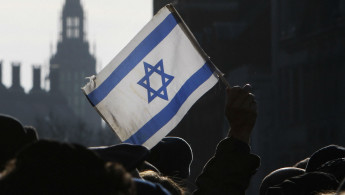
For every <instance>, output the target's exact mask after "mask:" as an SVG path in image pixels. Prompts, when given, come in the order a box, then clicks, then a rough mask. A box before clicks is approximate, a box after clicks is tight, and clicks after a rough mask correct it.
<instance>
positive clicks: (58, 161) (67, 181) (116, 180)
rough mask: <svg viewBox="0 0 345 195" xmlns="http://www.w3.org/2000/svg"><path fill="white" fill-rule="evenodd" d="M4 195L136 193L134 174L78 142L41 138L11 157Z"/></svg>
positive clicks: (1, 187) (0, 184)
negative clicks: (99, 156)
mask: <svg viewBox="0 0 345 195" xmlns="http://www.w3.org/2000/svg"><path fill="white" fill-rule="evenodd" d="M0 194H115V195H116V194H119V195H127V194H128V195H131V194H135V192H134V184H133V182H132V179H131V176H130V174H129V173H128V172H127V171H126V170H125V169H124V168H123V167H122V165H120V164H117V163H111V162H105V161H103V160H101V159H100V158H98V156H97V155H96V154H94V153H93V152H92V151H90V150H88V149H86V148H85V147H83V146H81V145H78V144H66V143H59V142H54V141H42V140H41V141H38V142H36V143H34V144H32V145H31V146H29V147H26V148H24V150H22V151H21V152H20V153H19V154H18V155H17V156H16V158H15V159H14V160H11V161H10V162H9V163H8V164H7V166H6V168H5V171H4V172H3V176H2V177H1V179H0Z"/></svg>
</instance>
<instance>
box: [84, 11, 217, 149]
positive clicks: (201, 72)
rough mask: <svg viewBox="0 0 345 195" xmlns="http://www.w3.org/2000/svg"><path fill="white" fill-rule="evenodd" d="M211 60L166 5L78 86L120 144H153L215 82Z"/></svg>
mask: <svg viewBox="0 0 345 195" xmlns="http://www.w3.org/2000/svg"><path fill="white" fill-rule="evenodd" d="M210 63H211V62H210V61H209V59H208V57H207V55H206V54H205V53H203V51H202V49H200V47H199V45H198V43H197V42H196V41H195V39H194V37H193V35H192V34H191V33H190V31H189V29H188V27H187V26H186V25H185V24H184V22H183V21H182V19H181V18H180V17H179V15H178V13H177V12H176V10H175V9H174V8H173V7H172V6H171V5H168V6H166V7H164V8H162V9H161V10H160V11H159V12H158V13H157V14H156V15H155V16H154V17H153V18H152V20H151V21H150V22H149V23H148V24H147V25H146V26H145V27H144V28H143V29H142V30H141V31H140V32H139V33H138V34H137V35H136V36H135V37H134V39H133V40H131V41H130V43H129V44H128V45H127V46H126V47H125V48H124V49H123V50H122V51H121V52H120V53H119V54H118V55H117V56H116V57H115V58H114V59H113V60H112V61H111V62H110V63H109V64H108V65H107V66H106V67H105V68H104V69H103V70H101V72H100V73H99V74H98V75H97V76H92V77H91V78H90V82H89V83H87V84H86V85H85V86H84V87H83V88H82V90H83V92H84V94H85V95H86V97H87V99H88V100H89V102H90V103H91V104H92V106H93V107H94V108H95V109H96V110H97V111H98V113H99V114H100V115H101V116H102V118H103V119H104V120H105V121H106V122H107V123H108V124H109V125H110V126H111V128H112V129H113V130H114V131H115V133H116V134H117V135H118V136H119V138H120V139H121V140H122V141H123V142H124V143H131V144H138V145H144V146H146V147H148V148H152V147H153V146H155V145H156V144H157V143H158V142H159V141H160V140H161V139H162V138H163V137H164V136H166V135H167V134H168V133H169V132H170V131H171V130H172V129H173V128H175V127H176V125H177V124H178V123H179V122H180V121H181V120H182V118H183V117H184V115H185V114H186V113H187V111H188V110H189V109H190V108H191V107H192V105H193V104H194V103H195V102H196V101H197V100H198V99H199V98H200V97H201V96H202V95H203V94H204V93H206V92H207V91H208V90H209V89H211V88H212V87H213V86H214V85H215V84H216V83H217V82H218V76H217V75H216V73H215V71H214V68H213V67H212V66H211V64H210Z"/></svg>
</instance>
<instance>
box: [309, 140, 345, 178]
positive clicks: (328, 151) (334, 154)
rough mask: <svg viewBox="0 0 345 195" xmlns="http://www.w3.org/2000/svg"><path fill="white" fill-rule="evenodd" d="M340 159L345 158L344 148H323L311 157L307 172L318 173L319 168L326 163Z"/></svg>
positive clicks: (332, 146) (334, 146) (330, 146)
mask: <svg viewBox="0 0 345 195" xmlns="http://www.w3.org/2000/svg"><path fill="white" fill-rule="evenodd" d="M338 158H345V148H344V147H342V146H337V145H329V146H326V147H323V148H321V149H319V150H318V151H316V152H314V154H313V155H312V156H311V157H310V159H309V161H308V164H307V167H306V172H312V171H316V170H317V168H318V167H320V166H321V165H323V164H324V163H326V162H328V161H331V160H334V159H338Z"/></svg>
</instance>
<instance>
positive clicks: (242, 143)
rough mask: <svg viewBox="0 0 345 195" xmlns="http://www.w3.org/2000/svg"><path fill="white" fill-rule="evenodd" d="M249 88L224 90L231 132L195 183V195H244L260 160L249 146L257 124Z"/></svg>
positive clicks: (253, 101)
mask: <svg viewBox="0 0 345 195" xmlns="http://www.w3.org/2000/svg"><path fill="white" fill-rule="evenodd" d="M249 89H250V86H249V85H245V86H244V87H242V88H241V87H233V88H231V89H227V93H228V94H227V95H228V96H227V105H226V111H225V113H226V117H227V119H228V121H229V124H230V127H231V130H230V132H229V134H228V137H227V138H225V139H224V140H222V141H221V142H220V143H219V144H218V146H217V149H216V153H215V155H214V156H213V157H212V158H211V159H210V160H209V162H208V163H207V164H206V165H205V167H204V169H203V172H202V173H201V175H200V176H199V177H198V178H197V180H196V185H197V190H196V191H195V192H194V194H195V195H198V194H245V190H246V189H247V187H248V185H249V181H250V178H251V176H252V175H253V174H254V173H255V172H256V170H257V168H258V167H259V165H260V158H259V157H258V156H256V155H254V154H250V147H249V145H248V143H249V140H250V135H251V132H252V130H253V127H254V125H255V121H256V115H257V111H256V109H257V108H256V102H255V99H254V96H253V95H252V94H251V93H249V92H248V91H249Z"/></svg>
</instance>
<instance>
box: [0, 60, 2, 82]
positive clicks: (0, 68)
mask: <svg viewBox="0 0 345 195" xmlns="http://www.w3.org/2000/svg"><path fill="white" fill-rule="evenodd" d="M0 85H2V61H0Z"/></svg>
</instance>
